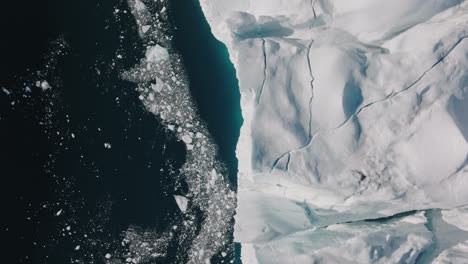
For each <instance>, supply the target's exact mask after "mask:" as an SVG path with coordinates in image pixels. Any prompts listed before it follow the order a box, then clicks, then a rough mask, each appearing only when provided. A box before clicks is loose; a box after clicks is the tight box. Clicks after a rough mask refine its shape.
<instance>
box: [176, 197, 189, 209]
mask: <svg viewBox="0 0 468 264" xmlns="http://www.w3.org/2000/svg"><path fill="white" fill-rule="evenodd" d="M174 199H175V200H176V203H177V205H178V206H179V209H180V211H182V213H185V211H187V205H188V202H189V199H187V197H184V196H181V195H174Z"/></svg>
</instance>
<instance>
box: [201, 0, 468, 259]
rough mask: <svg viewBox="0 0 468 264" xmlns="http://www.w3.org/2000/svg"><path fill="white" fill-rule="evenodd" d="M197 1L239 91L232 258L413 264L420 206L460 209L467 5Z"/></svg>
mask: <svg viewBox="0 0 468 264" xmlns="http://www.w3.org/2000/svg"><path fill="white" fill-rule="evenodd" d="M200 4H201V6H202V8H203V11H204V13H205V16H206V18H207V20H208V22H209V23H210V25H211V28H212V31H213V34H214V35H215V36H216V37H217V38H218V39H219V40H220V41H222V42H224V43H225V44H226V46H227V47H228V50H229V53H230V58H231V61H232V62H233V63H234V66H235V68H236V71H237V77H238V80H239V87H240V90H241V106H242V114H243V117H244V125H243V127H242V129H241V136H240V139H239V143H238V147H237V157H238V159H239V175H238V185H239V190H238V207H237V216H236V227H235V239H236V241H238V242H240V243H242V248H243V250H242V258H243V260H244V263H255V262H258V263H291V262H293V263H294V262H296V263H312V261H325V263H335V262H337V263H340V261H341V262H342V261H351V260H352V261H354V262H356V263H375V262H379V263H398V262H399V261H405V262H404V263H414V262H415V261H416V260H417V259H418V258H420V257H421V255H422V253H423V252H427V251H428V250H429V249H430V248H431V245H432V246H433V245H434V243H437V241H438V240H440V239H439V238H438V237H437V235H438V234H436V233H434V232H432V230H430V228H429V226H431V225H430V224H429V225H428V222H430V221H432V220H433V218H432V217H430V216H428V214H427V212H422V211H424V210H429V209H442V210H443V213H447V212H449V214H453V212H459V211H460V210H461V211H460V212H462V211H463V210H464V209H455V208H458V207H463V206H466V205H467V204H468V192H467V191H466V188H467V187H468V156H467V153H468V143H467V141H468V40H466V38H467V37H468V4H467V3H466V2H465V1H458V0H446V1H439V0H396V1H385V0H358V1H349V0H334V1H331V0H287V1H286V0H255V1H251V0H238V1H232V0H200ZM454 210H455V211H454ZM456 210H459V211H456ZM418 211H421V212H418ZM463 212H464V211H463ZM402 213H403V214H402ZM395 215H397V216H395ZM440 215H443V214H440ZM460 215H461V216H460V217H465V216H466V215H467V214H466V213H463V214H462V213H460ZM390 216H395V217H394V218H391V217H390ZM389 217H390V218H389ZM369 219H381V220H379V221H383V222H385V223H386V224H385V225H382V224H379V223H381V222H379V221H377V220H376V221H373V222H372V224H366V223H364V222H363V220H369ZM437 219H439V220H440V221H444V220H443V219H444V218H443V217H442V216H439V217H438V218H437ZM467 221H468V219H467ZM447 224H448V225H451V226H455V228H459V227H458V225H456V224H453V223H447ZM460 230H463V228H460ZM389 236H390V237H389ZM319 238H320V239H319ZM467 241H468V236H467V237H466V241H463V239H461V240H460V244H457V245H450V247H449V246H448V245H447V246H446V248H445V250H448V251H444V252H449V253H450V252H452V251H453V250H460V248H461V249H463V248H465V249H466V248H467V246H466V245H468V242H467ZM396 244H397V245H398V246H395V245H396ZM340 247H342V249H340ZM440 247H441V246H440V245H439V248H440ZM338 249H340V251H336V252H340V254H339V256H334V255H333V250H338ZM443 249H444V248H441V250H443ZM450 250H452V251H450ZM457 252H458V251H457ZM426 254H427V253H426ZM447 254H448V253H447ZM427 259H429V260H430V261H438V260H437V259H436V256H434V257H432V258H427ZM354 262H348V263H354Z"/></svg>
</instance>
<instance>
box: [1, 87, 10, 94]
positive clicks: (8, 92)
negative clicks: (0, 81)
mask: <svg viewBox="0 0 468 264" xmlns="http://www.w3.org/2000/svg"><path fill="white" fill-rule="evenodd" d="M2 91H3V92H4V93H5V94H6V95H10V94H11V92H10V91H8V90H7V89H6V88H3V87H2Z"/></svg>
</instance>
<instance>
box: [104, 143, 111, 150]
mask: <svg viewBox="0 0 468 264" xmlns="http://www.w3.org/2000/svg"><path fill="white" fill-rule="evenodd" d="M104 147H105V148H106V149H110V148H112V145H111V144H109V143H107V142H106V143H104Z"/></svg>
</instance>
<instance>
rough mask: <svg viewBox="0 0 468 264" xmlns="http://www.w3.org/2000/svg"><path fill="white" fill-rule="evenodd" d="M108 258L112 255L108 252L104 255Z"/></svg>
mask: <svg viewBox="0 0 468 264" xmlns="http://www.w3.org/2000/svg"><path fill="white" fill-rule="evenodd" d="M104 257H105V258H106V259H110V258H111V257H112V255H111V254H109V253H107V254H106V255H105V256H104Z"/></svg>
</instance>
